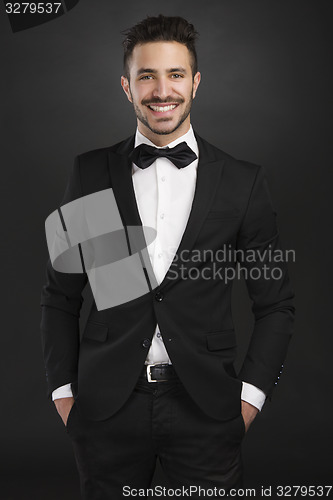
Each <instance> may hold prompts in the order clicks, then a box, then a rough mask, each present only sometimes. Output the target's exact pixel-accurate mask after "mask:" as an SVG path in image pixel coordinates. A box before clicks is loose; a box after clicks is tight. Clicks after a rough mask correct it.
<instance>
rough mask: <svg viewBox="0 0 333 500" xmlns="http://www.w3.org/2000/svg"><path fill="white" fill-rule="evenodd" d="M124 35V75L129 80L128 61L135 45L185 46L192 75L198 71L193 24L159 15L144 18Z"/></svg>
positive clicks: (178, 18)
mask: <svg viewBox="0 0 333 500" xmlns="http://www.w3.org/2000/svg"><path fill="white" fill-rule="evenodd" d="M122 33H123V35H125V39H124V40H123V47H124V73H125V76H126V77H127V78H129V64H128V63H129V59H130V57H131V55H132V53H133V49H134V47H135V46H136V45H140V44H144V43H148V42H161V41H165V42H179V43H182V44H183V45H186V47H187V49H188V50H189V52H190V55H191V68H192V75H193V76H194V75H195V73H196V72H197V71H198V60H197V53H196V50H195V41H196V39H197V37H198V35H199V33H198V32H197V31H196V30H195V29H194V26H193V24H191V23H189V22H188V21H186V19H184V18H182V17H167V16H163V15H162V14H160V15H159V16H157V17H149V16H148V17H146V19H144V20H143V21H141V22H139V23H138V24H136V25H135V26H133V27H132V28H130V29H128V30H125V31H123V32H122Z"/></svg>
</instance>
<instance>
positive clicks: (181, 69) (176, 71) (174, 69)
mask: <svg viewBox="0 0 333 500" xmlns="http://www.w3.org/2000/svg"><path fill="white" fill-rule="evenodd" d="M168 73H187V71H186V69H185V68H183V67H182V66H179V67H178V68H170V69H168Z"/></svg>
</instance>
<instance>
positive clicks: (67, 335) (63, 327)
mask: <svg viewBox="0 0 333 500" xmlns="http://www.w3.org/2000/svg"><path fill="white" fill-rule="evenodd" d="M82 195H83V194H82V189H81V181H80V163H79V158H76V160H75V163H74V167H73V169H72V172H71V175H70V178H69V182H68V185H67V189H66V191H65V195H64V197H63V200H62V202H61V206H62V205H65V204H66V203H69V202H70V201H73V200H74V199H77V198H80V197H81V196H82ZM86 283H87V275H86V274H85V273H82V274H67V273H61V272H58V271H55V269H53V267H52V264H51V262H50V260H48V263H47V266H46V284H45V286H44V287H43V289H42V295H41V306H42V319H41V334H42V348H43V355H44V363H45V369H46V378H47V394H48V397H50V396H51V394H52V391H53V390H55V389H56V388H57V387H60V386H62V385H65V384H67V383H72V382H74V381H76V379H77V365H78V349H79V316H80V309H81V306H82V302H83V298H82V291H83V289H84V287H85V285H86Z"/></svg>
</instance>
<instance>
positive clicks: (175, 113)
mask: <svg viewBox="0 0 333 500" xmlns="http://www.w3.org/2000/svg"><path fill="white" fill-rule="evenodd" d="M195 39H196V32H195V30H194V28H193V26H192V25H191V24H190V23H188V22H187V21H186V20H184V19H182V18H180V17H164V16H161V15H160V16H158V17H148V18H147V19H145V20H143V21H142V22H141V23H139V24H137V25H136V26H134V27H133V28H131V29H130V30H129V31H128V32H127V34H126V39H125V41H124V49H125V53H124V75H123V76H122V78H121V85H122V87H123V90H124V92H125V94H126V96H127V98H128V100H129V101H130V102H131V103H132V104H133V107H134V111H135V114H136V117H137V131H136V134H135V136H134V137H131V138H129V139H127V140H125V141H123V142H121V143H119V144H116V145H115V146H112V147H110V148H105V149H100V150H95V151H91V152H89V153H86V154H83V155H80V156H79V157H78V158H77V160H76V163H75V166H74V169H73V171H72V174H71V178H70V181H69V184H68V187H67V190H66V194H65V197H64V199H63V202H62V205H65V204H69V203H71V202H73V200H79V199H81V198H83V197H86V196H89V195H91V194H92V193H101V192H103V190H106V189H109V188H111V189H112V192H113V194H114V197H115V200H116V205H117V209H118V210H119V214H120V217H121V221H122V224H123V226H124V231H125V232H126V235H127V243H128V256H132V255H133V254H134V250H133V248H132V247H131V241H130V237H129V236H128V228H130V227H138V228H140V227H142V226H144V227H149V228H153V229H154V230H155V231H156V238H155V239H154V241H153V242H149V243H148V242H147V245H148V252H149V259H148V260H149V262H147V261H144V262H143V269H144V271H145V277H146V279H147V286H148V287H149V289H148V290H147V292H146V293H143V294H142V295H140V296H138V297H137V298H134V299H132V300H128V301H127V302H124V303H120V304H119V305H116V306H115V307H106V308H103V309H101V310H99V309H100V308H98V307H96V302H95V303H94V304H93V305H92V308H91V311H90V315H89V319H88V322H87V326H86V328H85V331H84V332H83V338H82V340H81V342H80V341H79V327H78V318H79V313H80V308H81V304H82V296H81V293H82V290H83V288H84V287H85V285H86V283H87V272H82V273H72V274H71V273H68V274H66V273H62V272H59V271H57V270H55V269H54V268H52V265H51V264H50V262H49V264H48V268H47V284H46V286H45V287H44V289H43V293H42V306H43V317H42V336H43V347H44V357H45V364H46V371H47V379H48V388H49V395H51V394H52V398H53V400H54V402H55V405H56V407H57V410H58V412H59V414H60V416H61V418H62V420H63V422H64V424H65V425H67V429H68V433H69V435H70V437H71V439H72V442H73V446H74V452H75V457H76V461H77V465H78V469H79V473H80V480H81V490H82V495H83V498H85V499H89V500H90V499H107V498H118V497H119V498H122V495H123V487H125V486H128V487H131V488H147V487H149V485H150V481H151V478H152V475H153V471H154V467H155V463H156V459H157V457H158V458H159V460H160V462H161V465H162V467H163V469H164V471H165V473H166V476H167V477H168V479H169V481H170V484H171V486H172V487H175V488H176V487H179V488H181V487H189V486H197V487H199V486H200V487H202V488H207V489H208V488H214V487H216V488H225V489H226V490H230V488H237V487H239V486H240V485H241V484H242V482H241V479H242V464H241V456H240V445H241V441H242V438H243V435H244V433H245V431H246V430H247V429H248V427H249V426H250V424H251V422H252V421H253V419H254V418H255V416H256V414H257V412H258V411H259V410H260V409H261V407H262V405H263V403H264V401H265V398H266V397H267V396H270V395H271V392H272V390H273V388H274V385H275V384H276V382H277V378H278V377H279V374H280V373H281V370H282V366H283V365H282V363H283V361H284V358H285V355H286V350H287V345H288V342H289V339H290V335H291V332H292V323H293V317H294V307H293V293H292V290H291V288H290V284H289V279H288V275H287V270H286V266H285V263H283V262H281V263H280V264H279V266H280V273H278V276H274V277H273V276H272V273H271V274H270V273H269V271H272V267H273V266H276V263H272V262H271V259H270V257H269V256H270V255H271V253H270V252H274V251H278V250H279V248H280V247H279V241H278V233H277V229H276V222H275V212H274V210H273V208H272V205H271V202H270V198H269V195H268V192H267V187H266V182H265V179H264V176H263V172H262V169H261V168H260V167H258V166H256V165H253V164H250V163H246V162H242V161H238V160H235V159H234V158H232V157H231V156H229V155H227V154H226V153H224V152H222V151H220V150H219V149H217V148H215V147H214V146H212V145H210V144H208V143H207V142H206V141H205V140H203V139H202V138H200V137H199V136H198V135H197V134H195V133H194V131H193V129H192V127H191V122H190V110H191V106H192V101H193V99H194V98H195V96H196V93H197V90H198V86H199V83H200V73H199V72H198V69H197V56H196V51H195ZM168 148H169V149H168ZM110 216H111V214H110ZM226 249H227V250H228V252H226V253H228V255H231V254H232V251H233V250H235V251H237V252H238V254H237V257H238V258H239V256H240V255H241V256H243V257H244V255H247V252H250V251H251V252H252V255H253V254H254V253H255V254H256V255H258V258H257V259H256V260H255V261H253V259H252V260H250V259H246V258H243V259H241V266H242V267H243V272H244V273H245V279H246V283H247V287H248V291H249V294H250V297H251V299H252V300H253V313H254V318H255V326H254V330H253V332H252V337H251V342H250V346H249V349H248V352H247V355H246V358H245V361H244V364H243V367H242V369H241V372H240V374H239V375H238V377H237V376H236V373H235V370H234V368H233V362H234V359H235V354H236V337H235V333H234V329H233V322H232V317H231V307H230V306H231V285H232V283H231V280H228V279H227V277H228V275H227V272H229V271H230V270H233V271H235V269H236V260H235V259H234V257H232V256H230V257H228V258H227V260H225V261H224V262H223V266H221V265H220V267H219V268H218V269H217V272H215V271H216V264H217V263H218V262H219V263H220V264H221V260H219V259H218V255H219V252H221V251H225V250H226ZM110 251H111V249H110ZM207 251H209V252H210V253H207ZM269 251H270V252H269ZM211 255H213V256H214V258H212V259H211V258H210V257H209V256H211ZM81 257H82V252H81ZM83 260H84V259H83ZM258 264H260V269H265V275H263V274H260V275H259V276H258V274H255V273H254V271H255V269H256V266H258ZM150 265H151V266H152V269H153V273H150V274H149V272H148V271H147V269H148V267H149V266H150ZM82 266H83V271H84V270H85V269H84V262H82ZM222 268H223V269H222ZM260 269H259V271H260ZM223 270H224V275H223V274H221V271H223ZM152 274H153V275H154V277H155V278H156V283H155V284H154V285H152V281H153V280H152V279H151V275H152ZM118 286H120V283H117V282H115V283H111V284H110V287H113V288H114V289H115V290H117V287H118ZM73 396H74V397H73Z"/></svg>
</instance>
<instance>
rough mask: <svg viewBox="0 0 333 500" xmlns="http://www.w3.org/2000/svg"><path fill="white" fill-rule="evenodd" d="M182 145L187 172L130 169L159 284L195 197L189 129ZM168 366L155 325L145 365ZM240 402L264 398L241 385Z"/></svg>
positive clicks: (164, 162)
mask: <svg viewBox="0 0 333 500" xmlns="http://www.w3.org/2000/svg"><path fill="white" fill-rule="evenodd" d="M183 141H185V142H186V143H187V145H188V146H189V147H190V148H191V149H192V150H193V151H194V152H195V154H196V155H197V157H198V158H197V159H196V160H194V161H193V162H192V163H191V164H190V165H188V166H187V167H186V168H181V169H178V168H177V167H176V166H175V165H174V164H173V163H172V162H171V161H170V160H168V159H167V158H163V157H162V158H157V159H156V160H155V161H154V163H153V164H152V165H150V166H149V167H148V168H146V169H141V168H139V167H137V166H136V165H135V164H134V163H133V165H132V179H133V187H134V192H135V197H136V201H137V205H138V210H139V214H140V218H141V221H142V224H143V226H144V227H149V228H153V229H155V230H156V238H155V240H154V241H153V242H152V243H151V244H150V245H148V247H147V250H148V254H149V258H150V261H151V264H152V267H153V271H154V274H155V277H156V280H157V282H158V284H160V283H161V282H162V280H163V278H164V276H165V275H166V272H167V270H168V269H169V267H170V265H171V263H172V260H173V258H174V256H175V253H176V251H177V248H178V247H179V244H180V241H181V239H182V236H183V233H184V231H185V228H186V225H187V221H188V218H189V214H190V211H191V207H192V201H193V197H194V191H195V185H196V178H197V168H198V160H199V150H198V145H197V141H196V139H195V135H194V133H193V129H192V126H190V129H189V130H188V132H187V133H186V134H184V135H183V136H182V137H179V138H178V139H176V140H174V141H172V142H170V143H169V144H168V146H169V147H174V146H176V145H177V144H179V143H180V142H183ZM142 143H145V144H148V145H150V146H154V147H158V146H156V145H155V144H153V143H152V142H151V141H150V140H149V139H147V138H146V137H145V136H144V135H142V134H141V133H140V132H139V130H137V131H136V135H135V147H137V146H139V145H140V144H142ZM155 363H168V364H171V360H170V358H169V356H168V353H167V350H166V348H165V346H164V342H163V339H162V336H161V334H160V331H159V326H158V325H156V328H155V332H154V335H153V338H152V343H151V346H150V349H149V352H148V355H147V358H146V364H155ZM70 396H72V391H71V388H70V384H66V385H64V386H62V387H59V388H58V389H56V390H55V391H53V393H52V399H53V400H55V399H58V398H61V397H70ZM241 398H242V400H244V401H247V402H248V403H250V404H252V405H253V406H255V407H256V408H258V409H259V410H261V408H262V406H263V404H264V402H265V399H266V396H265V394H264V392H263V391H261V390H260V389H258V388H257V387H255V386H253V385H252V384H248V383H247V382H243V387H242V394H241Z"/></svg>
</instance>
